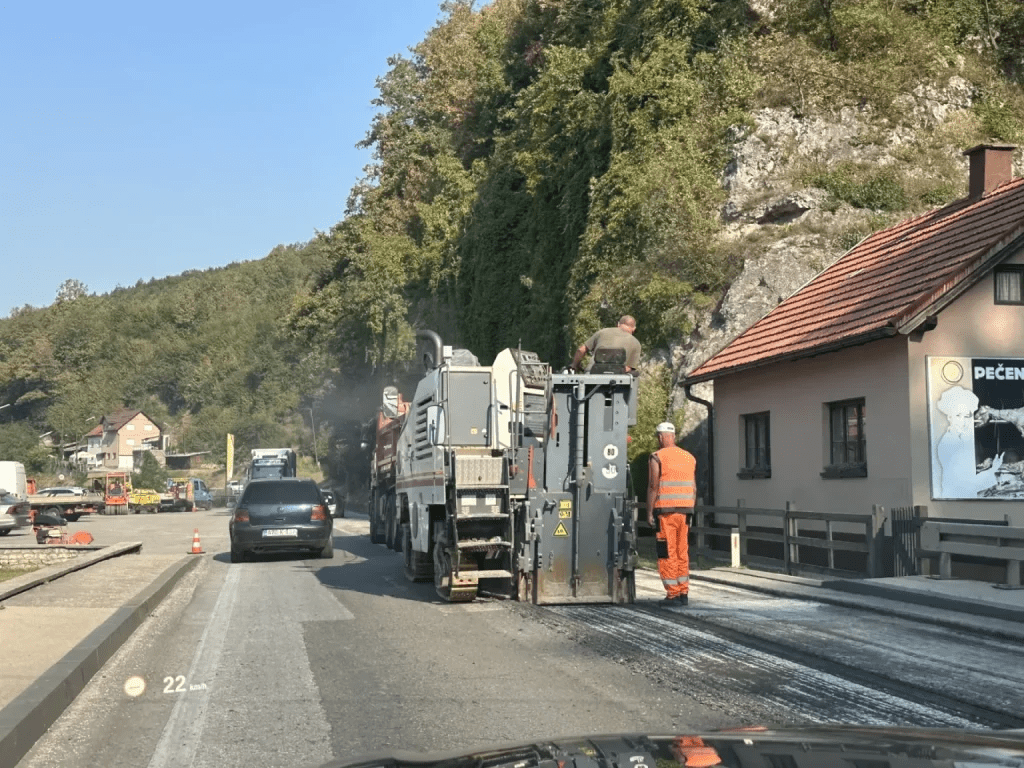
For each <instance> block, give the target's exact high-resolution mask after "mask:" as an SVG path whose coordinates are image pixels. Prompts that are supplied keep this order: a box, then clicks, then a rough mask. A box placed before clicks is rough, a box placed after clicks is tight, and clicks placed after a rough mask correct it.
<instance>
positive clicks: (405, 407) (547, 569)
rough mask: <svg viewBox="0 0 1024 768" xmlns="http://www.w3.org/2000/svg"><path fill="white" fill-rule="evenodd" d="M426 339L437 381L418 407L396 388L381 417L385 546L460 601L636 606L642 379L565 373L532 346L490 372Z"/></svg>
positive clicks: (380, 517) (377, 476)
mask: <svg viewBox="0 0 1024 768" xmlns="http://www.w3.org/2000/svg"><path fill="white" fill-rule="evenodd" d="M419 337H420V338H421V339H423V340H425V341H426V342H428V347H429V348H428V351H427V353H426V354H425V355H424V362H425V365H426V368H427V373H426V375H425V376H424V377H423V379H422V380H420V382H419V384H418V385H417V387H416V392H415V394H414V395H413V397H412V399H411V400H409V401H408V402H406V401H404V400H403V399H402V398H401V395H399V394H398V391H397V390H396V389H395V388H393V387H389V388H388V389H386V390H385V393H384V405H383V408H382V410H381V414H380V415H379V416H378V419H377V424H376V427H377V429H376V432H377V439H376V445H375V449H376V450H375V454H374V457H373V460H372V465H371V475H372V479H371V495H370V509H369V512H370V518H371V522H370V525H371V537H374V541H378V542H380V541H381V540H382V539H383V540H384V541H385V542H386V543H388V544H389V545H390V546H392V547H393V548H395V549H401V551H402V552H403V554H404V559H405V572H406V576H407V577H408V578H410V579H411V580H413V581H429V580H431V579H432V580H433V581H434V585H435V587H436V589H437V592H438V594H439V595H440V596H441V597H443V598H444V599H446V600H448V601H451V602H465V601H470V600H473V599H474V598H476V596H477V595H478V594H487V595H492V596H499V597H511V598H516V599H519V600H522V601H531V602H533V603H537V604H541V603H605V602H611V603H631V602H633V601H634V600H635V595H636V592H635V584H634V568H635V565H636V504H635V501H634V499H633V495H632V492H631V489H630V483H629V477H628V462H627V457H626V441H627V435H626V433H627V428H628V427H629V426H630V425H631V424H633V423H635V420H636V417H635V414H636V410H635V409H636V384H635V380H634V379H633V377H632V376H630V375H629V374H628V373H626V372H625V370H624V369H623V370H621V371H620V372H611V373H602V374H575V373H554V372H552V370H551V368H550V366H548V364H546V363H543V362H541V361H540V360H539V358H538V357H537V355H536V354H534V353H532V352H527V351H524V350H521V349H506V350H503V351H502V352H501V353H499V354H498V356H497V358H495V360H494V363H493V364H492V365H491V366H489V367H488V366H481V365H479V364H478V363H477V362H476V359H475V357H473V356H472V355H471V354H470V353H468V352H467V351H466V350H453V349H452V348H451V347H447V346H444V345H443V344H442V342H441V339H440V337H439V336H438V335H437V334H436V333H434V332H432V331H421V332H420V333H419Z"/></svg>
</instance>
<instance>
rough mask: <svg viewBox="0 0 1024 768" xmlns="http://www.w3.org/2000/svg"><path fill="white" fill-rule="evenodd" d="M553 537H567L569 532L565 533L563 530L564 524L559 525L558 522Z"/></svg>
mask: <svg viewBox="0 0 1024 768" xmlns="http://www.w3.org/2000/svg"><path fill="white" fill-rule="evenodd" d="M553 535H555V536H568V535H569V531H567V530H566V529H565V523H561V522H560V523H559V524H558V526H557V527H556V528H555V533H554V534H553Z"/></svg>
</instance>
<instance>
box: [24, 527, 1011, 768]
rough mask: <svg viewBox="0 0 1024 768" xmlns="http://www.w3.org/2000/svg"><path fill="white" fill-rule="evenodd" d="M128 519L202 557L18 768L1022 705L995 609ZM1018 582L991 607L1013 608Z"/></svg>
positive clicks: (730, 576) (735, 578) (885, 720)
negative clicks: (588, 575) (493, 590)
mask: <svg viewBox="0 0 1024 768" xmlns="http://www.w3.org/2000/svg"><path fill="white" fill-rule="evenodd" d="M175 517H178V518H179V519H177V520H175V519H173V518H175ZM123 520H132V518H119V519H118V518H114V519H111V520H110V521H109V522H111V525H109V526H105V527H104V528H103V529H101V528H100V526H99V525H96V526H94V528H95V529H97V530H104V531H105V532H111V533H112V532H113V531H115V530H117V531H120V532H121V533H123V532H124V529H125V528H126V527H131V528H132V529H139V530H140V534H139V535H140V537H142V538H143V540H146V539H147V538H148V541H149V544H148V546H150V547H151V549H153V550H157V554H155V555H151V556H153V557H160V556H168V557H173V556H174V552H175V550H176V548H178V547H179V546H180V543H179V538H180V537H181V533H182V531H181V528H182V526H187V525H191V523H192V521H195V522H197V523H199V527H200V530H201V533H202V540H203V544H204V548H205V549H206V551H207V554H206V555H205V556H201V557H200V558H199V562H198V564H197V565H196V566H195V567H194V568H193V569H192V570H191V571H189V572H188V573H186V574H185V575H184V576H183V577H182V578H181V581H180V582H179V583H178V585H177V586H176V587H175V588H174V589H173V590H172V591H171V592H170V593H169V595H168V596H167V598H166V599H165V600H163V602H162V603H161V604H160V605H159V607H158V608H156V609H155V610H153V611H152V613H151V615H150V616H149V618H148V619H147V620H146V621H145V622H144V623H143V624H142V625H141V626H140V627H139V629H138V630H137V631H136V632H135V633H134V634H133V635H132V636H131V637H130V638H129V639H128V640H127V642H125V643H124V645H123V646H122V647H121V649H120V650H119V651H118V652H117V653H115V654H114V656H113V657H112V658H111V659H110V661H109V662H108V663H107V664H106V665H105V666H104V667H103V668H102V670H101V671H100V672H99V673H98V674H97V675H96V677H94V678H93V680H92V681H91V682H90V683H89V684H88V685H87V686H86V687H85V689H84V691H83V692H82V693H81V695H79V696H78V698H77V700H76V701H75V702H74V703H73V704H72V705H71V706H70V707H69V708H68V709H67V711H66V712H65V713H64V715H62V716H61V717H60V719H59V720H58V721H57V722H56V723H55V724H54V725H53V726H52V727H51V728H50V730H49V732H48V733H47V734H46V736H44V737H43V738H42V739H41V740H40V741H39V742H38V743H37V744H36V746H35V747H34V748H33V749H32V751H31V752H30V753H29V754H28V755H27V756H26V757H25V759H24V760H22V762H21V763H20V765H21V766H24V767H25V768H28V767H29V766H31V767H33V768H34V767H35V766H79V765H81V766H85V765H90V766H91V765H148V766H154V767H155V766H176V765H197V766H201V765H210V766H213V765H216V766H218V767H219V766H232V765H239V766H242V765H251V764H260V765H316V764H319V763H322V762H325V761H327V760H330V759H332V758H344V757H352V756H356V755H360V754H365V753H367V752H379V751H381V750H388V749H398V748H400V749H411V750H448V749H452V748H459V747H469V746H475V745H480V744H483V743H495V742H507V741H519V740H523V739H529V738H541V737H551V736H554V735H564V734H581V733H596V732H607V731H622V730H628V731H636V730H654V731H666V730H671V731H678V730H681V729H682V730H691V729H692V730H699V729H703V728H708V727H715V726H724V725H737V724H751V723H755V722H756V723H766V724H786V723H794V722H801V723H814V722H842V721H846V722H864V723H877V724H916V725H932V726H940V727H941V726H947V727H948V726H963V725H975V726H983V727H992V726H999V725H1003V726H1005V725H1013V724H1014V723H1015V722H1016V721H1015V718H1017V717H1018V716H1021V717H1024V712H1021V705H1020V697H1019V695H1017V694H1016V692H1017V691H1019V690H1021V684H1022V683H1024V678H1022V674H1024V673H1022V671H1021V668H1020V667H1021V665H1020V664H1019V663H1017V660H1018V659H1019V658H1020V657H1021V654H1020V651H1021V649H1022V645H1021V641H1020V638H1021V637H1024V631H1021V630H1022V625H1020V624H1015V623H1013V622H1010V621H1007V622H1002V625H999V626H996V624H997V623H994V622H988V621H981V620H979V617H978V616H976V615H970V614H964V613H960V612H951V611H948V610H944V609H941V608H937V607H935V606H928V605H922V606H917V605H913V604H909V603H906V602H903V601H900V602H896V601H892V600H886V599H882V598H875V597H872V596H861V595H849V594H844V593H841V592H838V591H835V590H830V589H828V587H827V586H826V585H823V583H822V582H820V581H819V582H816V581H814V580H800V579H790V578H788V577H770V578H767V577H764V576H763V575H762V576H759V575H758V574H754V573H752V572H745V571H730V570H722V571H712V572H707V574H705V575H701V574H695V578H694V583H693V587H692V598H691V606H690V608H689V609H686V610H682V609H680V610H678V611H663V610H658V609H656V608H654V607H653V601H654V600H656V599H657V598H658V597H660V587H659V584H658V580H657V577H656V576H655V575H653V574H650V573H645V574H643V575H642V577H641V579H640V582H641V583H640V588H639V596H640V598H641V603H640V604H638V606H637V607H614V606H565V607H546V608H538V607H535V606H526V605H519V604H515V603H503V602H477V603H473V604H469V605H461V606H459V605H447V604H443V603H440V602H439V601H438V600H437V599H436V596H435V595H434V592H433V588H432V586H431V585H425V584H409V583H407V582H406V581H405V580H404V578H403V576H402V572H401V558H400V556H399V555H397V554H395V553H392V552H390V551H388V550H386V549H384V548H383V547H380V546H374V545H371V544H369V541H368V537H367V536H366V529H367V524H366V522H365V518H362V519H346V520H338V521H336V526H335V527H336V538H335V546H336V555H335V558H334V560H332V561H323V560H306V559H303V558H302V557H301V556H297V557H287V556H280V557H279V556H272V557H266V558H263V559H261V560H259V561H256V562H249V563H245V564H239V565H230V564H229V562H228V556H227V538H226V514H225V512H223V511H221V512H219V513H217V512H214V513H192V514H191V515H186V516H153V517H152V518H141V517H140V518H135V520H136V522H135V523H123V522H120V521H123ZM143 529H144V530H143ZM94 535H95V532H94ZM119 538H123V536H119ZM190 542H191V539H190V538H189V543H190ZM144 546H147V545H144ZM144 551H145V550H144ZM126 557H143V556H141V555H133V556H126ZM67 578H69V579H70V578H72V577H67ZM710 579H714V581H711V580H710ZM122 581H123V580H122ZM715 582H719V583H715ZM730 582H732V583H730ZM746 582H757V587H758V589H759V591H755V592H752V591H750V590H749V589H746V588H744V589H741V588H739V587H741V586H750V585H749V584H748V583H746ZM59 583H60V582H59V581H58V582H54V583H53V584H51V585H47V586H46V587H42V588H39V589H44V590H49V589H51V588H55V587H57V585H59ZM106 583H107V585H108V588H116V586H117V585H118V583H119V582H118V581H117V580H114V581H113V582H111V581H110V580H106ZM71 584H72V582H70V581H69V582H68V586H67V588H68V589H70V585H71ZM121 586H122V587H123V588H124V589H126V590H127V588H128V585H127V584H122V585H121ZM904 586H905V587H907V588H918V589H919V590H924V591H926V592H927V591H928V589H930V588H931V587H933V586H934V584H923V585H919V584H905V585H904ZM953 586H954V585H949V589H945V591H946V592H950V591H952V588H953ZM957 586H958V587H960V588H962V587H963V585H957ZM968 586H970V585H968ZM982 586H983V587H985V588H986V589H990V588H988V585H982ZM787 590H788V592H789V594H788V595H787V594H786V592H787ZM772 592H775V594H771V593H772ZM974 592H977V593H978V594H979V595H982V596H983V597H985V598H986V599H987V598H988V595H989V592H987V591H986V590H985V589H981V588H979V587H977V586H976V585H975V587H974ZM826 593H827V594H826ZM971 594H972V593H971V592H970V591H965V592H964V595H965V598H968V599H969V598H970V596H971ZM993 594H994V592H993ZM815 595H817V596H819V597H821V596H826V597H827V598H828V600H827V601H823V600H821V599H817V600H816V599H814V596H815ZM1018 596H1020V593H1017V595H1007V594H1000V595H998V596H997V597H998V599H999V600H1007V599H1008V601H1009V602H1008V605H1009V606H1010V611H1009V612H1010V613H1011V614H1012V613H1013V610H1015V609H1014V608H1013V602H1012V601H1013V600H1015V599H1017V597H1018ZM38 597H39V598H40V599H41V600H42V599H43V597H44V596H43V593H39V595H38ZM13 599H19V598H12V600H13ZM975 602H977V598H975ZM995 604H998V600H997V601H996V602H995ZM1022 607H1024V606H1022ZM901 614H905V615H901ZM987 629H995V633H990V632H987V631H983V632H980V633H979V630H987ZM1015 633H1016V635H1015ZM139 680H141V681H142V682H143V683H144V686H145V687H144V690H143V691H141V693H140V691H139V689H140V687H141V686H139V685H138V681H139ZM133 684H134V685H135V687H134V688H132V685H133ZM126 688H127V689H128V690H126ZM129 690H130V692H131V693H132V694H138V695H130V694H129ZM1022 722H1024V721H1022ZM1017 727H1020V725H1017Z"/></svg>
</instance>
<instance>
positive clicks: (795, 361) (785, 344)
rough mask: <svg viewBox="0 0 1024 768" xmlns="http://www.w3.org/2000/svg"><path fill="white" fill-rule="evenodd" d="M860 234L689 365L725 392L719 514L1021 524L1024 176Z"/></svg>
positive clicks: (975, 173) (1001, 154)
mask: <svg viewBox="0 0 1024 768" xmlns="http://www.w3.org/2000/svg"><path fill="white" fill-rule="evenodd" d="M1013 151H1014V147H1009V146H1002V145H982V146H978V147H974V148H973V149H970V150H968V151H967V152H965V153H964V154H966V155H967V156H968V157H969V158H970V179H969V195H968V196H967V197H966V198H964V199H961V200H957V201H955V202H953V203H951V204H949V205H947V206H945V207H943V208H940V209H938V210H934V211H930V212H928V213H925V214H922V215H920V216H916V217H913V218H911V219H907V220H906V221H903V222H900V223H899V224H896V225H895V226H892V227H890V228H888V229H885V230H882V231H879V232H876V233H874V234H873V235H871V236H870V237H868V238H866V239H865V240H863V241H862V242H861V243H860V244H858V245H857V246H856V247H855V248H853V250H851V251H849V252H848V253H847V254H845V255H844V256H843V257H842V258H841V259H839V260H838V261H837V262H835V263H834V264H833V265H832V266H830V267H828V268H827V269H826V270H824V271H823V272H821V273H820V274H819V275H818V276H817V277H815V278H814V279H813V280H811V281H810V282H809V283H808V284H807V285H805V286H804V287H803V288H801V289H800V290H799V291H797V292H796V293H795V294H793V295H792V296H790V297H789V298H788V299H786V300H785V301H783V302H782V303H780V304H779V305H778V306H777V307H776V308H775V309H773V310H772V311H771V312H770V313H768V314H767V315H766V316H765V317H763V318H762V319H761V320H759V321H758V322H757V323H755V324H754V325H752V326H751V327H750V328H748V329H747V330H746V331H745V332H744V333H742V334H741V335H740V336H738V337H737V338H736V339H734V340H733V341H732V342H731V343H730V344H729V345H728V346H726V347H725V348H724V349H722V350H721V351H720V352H719V353H718V354H716V355H714V356H713V357H711V358H710V359H708V360H707V361H705V362H704V363H702V364H701V365H700V366H698V367H697V368H696V369H694V370H693V371H692V372H690V374H689V376H688V377H687V378H686V379H685V380H684V383H686V384H694V383H696V382H703V381H710V380H713V381H714V393H715V398H714V407H713V418H712V419H711V420H710V424H709V426H710V428H711V429H713V430H714V449H713V456H712V457H711V458H712V459H713V472H712V473H711V478H710V482H712V483H713V484H714V486H713V487H714V498H715V502H716V504H718V505H725V506H732V505H736V504H739V505H742V506H746V507H756V508H761V509H784V508H785V506H786V504H787V502H790V503H792V504H793V505H794V508H795V509H800V510H809V511H815V512H835V513H866V512H870V511H871V509H872V505H876V504H877V505H881V506H884V507H887V508H891V507H909V506H918V505H919V506H922V507H927V516H928V517H929V518H943V519H947V520H960V521H967V520H970V521H988V522H1002V523H1009V525H1011V526H1018V527H1020V526H1024V179H1021V178H1013V173H1012V158H1013Z"/></svg>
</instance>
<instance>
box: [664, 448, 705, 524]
mask: <svg viewBox="0 0 1024 768" xmlns="http://www.w3.org/2000/svg"><path fill="white" fill-rule="evenodd" d="M654 455H655V456H657V457H658V461H659V463H660V464H661V479H660V481H659V483H658V500H657V501H656V502H655V503H654V508H655V509H664V508H666V507H692V506H693V505H694V504H695V503H696V501H697V460H696V459H695V458H693V455H692V454H691V453H690V452H689V451H684V450H683V449H682V448H679V447H678V446H675V445H673V446H669V447H668V448H662V449H661V450H660V451H655V452H654Z"/></svg>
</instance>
